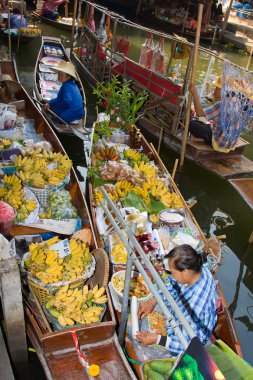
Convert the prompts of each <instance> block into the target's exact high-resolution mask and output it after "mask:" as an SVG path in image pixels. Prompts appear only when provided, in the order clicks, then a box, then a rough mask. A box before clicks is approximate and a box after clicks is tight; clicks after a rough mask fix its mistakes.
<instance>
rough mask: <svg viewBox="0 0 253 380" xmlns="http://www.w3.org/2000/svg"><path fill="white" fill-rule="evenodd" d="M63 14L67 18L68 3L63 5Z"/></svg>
mask: <svg viewBox="0 0 253 380" xmlns="http://www.w3.org/2000/svg"><path fill="white" fill-rule="evenodd" d="M64 14H65V17H69V6H68V1H65V5H64Z"/></svg>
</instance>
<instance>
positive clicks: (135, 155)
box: [124, 149, 141, 162]
mask: <svg viewBox="0 0 253 380" xmlns="http://www.w3.org/2000/svg"><path fill="white" fill-rule="evenodd" d="M124 157H125V158H126V159H128V160H133V161H135V162H139V161H140V160H141V154H140V153H139V152H137V151H136V150H134V149H125V150H124Z"/></svg>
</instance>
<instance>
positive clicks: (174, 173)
mask: <svg viewBox="0 0 253 380" xmlns="http://www.w3.org/2000/svg"><path fill="white" fill-rule="evenodd" d="M157 153H158V154H159V151H158V152H157ZM177 165H178V158H177V159H176V160H175V164H174V167H173V170H172V174H171V178H172V179H173V180H174V178H175V175H176V171H177Z"/></svg>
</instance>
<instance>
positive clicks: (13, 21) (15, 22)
mask: <svg viewBox="0 0 253 380" xmlns="http://www.w3.org/2000/svg"><path fill="white" fill-rule="evenodd" d="M20 19H21V15H17V14H14V15H11V17H10V28H11V29H19V26H21V28H27V26H28V24H27V22H26V19H25V18H24V17H22V21H21V25H20Z"/></svg>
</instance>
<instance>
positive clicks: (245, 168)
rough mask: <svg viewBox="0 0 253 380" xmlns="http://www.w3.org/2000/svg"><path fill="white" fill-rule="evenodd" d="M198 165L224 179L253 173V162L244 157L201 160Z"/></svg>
mask: <svg viewBox="0 0 253 380" xmlns="http://www.w3.org/2000/svg"><path fill="white" fill-rule="evenodd" d="M198 164H199V165H200V166H202V167H203V168H205V169H208V170H210V171H212V172H213V173H215V174H217V175H219V176H220V177H223V178H231V177H234V176H236V175H241V174H248V173H253V162H252V161H250V160H249V159H248V158H246V157H244V156H233V157H224V158H220V159H211V160H210V159H205V160H199V161H198Z"/></svg>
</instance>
